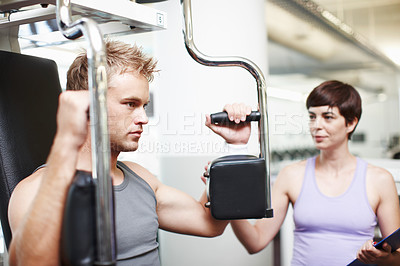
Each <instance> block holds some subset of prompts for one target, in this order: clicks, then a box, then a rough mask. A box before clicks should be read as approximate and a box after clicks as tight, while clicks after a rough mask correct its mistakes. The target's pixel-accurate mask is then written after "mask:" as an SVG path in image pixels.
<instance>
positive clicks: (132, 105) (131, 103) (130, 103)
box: [126, 102, 135, 107]
mask: <svg viewBox="0 0 400 266" xmlns="http://www.w3.org/2000/svg"><path fill="white" fill-rule="evenodd" d="M126 105H128V107H134V106H135V104H134V103H133V102H129V103H126Z"/></svg>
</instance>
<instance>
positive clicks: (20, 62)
mask: <svg viewBox="0 0 400 266" xmlns="http://www.w3.org/2000/svg"><path fill="white" fill-rule="evenodd" d="M60 92H61V87H60V81H59V77H58V71H57V65H56V63H55V62H54V61H52V60H48V59H44V58H39V57H33V56H28V55H21V54H16V53H11V52H6V51H0V219H1V225H2V229H3V234H4V239H5V243H6V246H7V249H8V247H9V244H10V241H11V237H12V236H11V231H10V227H9V223H8V215H7V212H8V202H9V199H10V196H11V193H12V191H13V190H14V188H15V186H16V185H17V184H18V182H20V181H21V180H22V179H23V178H25V177H27V176H29V175H30V174H31V173H32V172H33V171H34V170H35V169H36V167H38V166H40V165H41V164H44V163H45V162H46V158H47V156H48V154H49V151H50V147H51V145H52V142H53V138H54V135H55V132H56V112H57V105H58V96H59V94H60Z"/></svg>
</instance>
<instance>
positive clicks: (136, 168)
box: [122, 161, 160, 189]
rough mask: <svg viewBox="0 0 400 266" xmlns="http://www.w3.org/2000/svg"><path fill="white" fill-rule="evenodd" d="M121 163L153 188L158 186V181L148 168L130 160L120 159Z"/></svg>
mask: <svg viewBox="0 0 400 266" xmlns="http://www.w3.org/2000/svg"><path fill="white" fill-rule="evenodd" d="M122 163H123V164H125V165H126V166H127V167H128V168H129V169H131V170H132V171H133V172H135V173H136V174H137V175H139V176H140V177H141V178H143V179H144V180H145V181H146V182H148V183H149V184H150V186H151V187H152V188H153V189H156V188H157V187H158V185H159V183H160V181H159V180H158V179H157V178H156V177H155V176H154V175H153V174H152V173H151V172H150V171H149V170H148V169H146V168H145V167H143V166H141V165H140V164H138V163H134V162H131V161H122Z"/></svg>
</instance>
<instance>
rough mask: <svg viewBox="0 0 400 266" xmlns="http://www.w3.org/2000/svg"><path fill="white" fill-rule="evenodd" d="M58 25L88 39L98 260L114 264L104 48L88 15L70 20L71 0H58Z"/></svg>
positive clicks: (66, 32) (67, 33) (69, 33)
mask: <svg viewBox="0 0 400 266" xmlns="http://www.w3.org/2000/svg"><path fill="white" fill-rule="evenodd" d="M56 15H57V24H58V27H59V30H60V31H61V32H62V34H63V35H64V36H65V37H66V38H68V39H72V40H74V39H77V38H79V37H81V36H82V35H83V36H85V38H86V40H87V42H88V49H87V59H88V87H89V93H90V101H91V104H90V120H91V123H90V128H91V142H92V144H91V145H92V146H91V148H92V175H93V178H94V179H95V181H97V182H96V183H97V185H96V225H97V228H96V232H97V235H96V236H97V261H96V263H99V264H100V265H114V264H115V261H116V254H115V250H116V248H115V246H116V245H115V237H114V217H113V196H112V182H111V174H110V141H109V138H108V124H107V102H106V96H107V88H108V87H107V73H106V66H107V61H106V49H105V44H104V41H103V36H102V34H101V32H100V29H99V28H98V26H97V23H96V22H95V21H93V20H92V19H89V18H81V19H79V20H76V21H73V20H72V15H71V3H70V0H57V8H56Z"/></svg>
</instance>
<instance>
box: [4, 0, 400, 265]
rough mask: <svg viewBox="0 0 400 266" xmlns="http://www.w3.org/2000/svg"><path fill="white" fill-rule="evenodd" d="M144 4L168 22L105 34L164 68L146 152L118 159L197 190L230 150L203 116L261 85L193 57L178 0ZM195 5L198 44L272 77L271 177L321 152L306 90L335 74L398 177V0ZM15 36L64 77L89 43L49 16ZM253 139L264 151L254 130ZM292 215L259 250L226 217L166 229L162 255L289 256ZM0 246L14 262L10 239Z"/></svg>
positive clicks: (266, 260) (355, 147)
mask: <svg viewBox="0 0 400 266" xmlns="http://www.w3.org/2000/svg"><path fill="white" fill-rule="evenodd" d="M120 1H127V0H120ZM113 5H115V3H114V2H113ZM145 5H148V6H150V7H152V8H155V9H158V10H161V11H164V12H166V13H167V17H166V18H165V19H166V24H167V29H166V30H160V31H152V32H147V33H136V34H134V33H123V34H121V33H119V34H109V35H108V36H107V38H111V39H119V40H123V41H126V42H129V43H137V44H138V45H140V46H143V47H144V49H145V51H146V52H148V53H149V54H151V55H154V56H155V57H156V58H157V59H158V61H159V64H158V68H159V69H160V70H161V71H160V72H159V74H157V75H156V79H155V81H154V82H153V83H152V84H151V88H150V90H151V97H152V99H151V108H150V111H151V112H150V113H149V116H150V122H149V125H148V126H147V127H146V129H145V134H143V137H142V139H141V144H140V148H139V151H137V152H134V153H124V154H121V159H122V160H134V161H137V162H140V163H142V164H143V165H144V166H145V167H147V168H148V169H149V170H150V171H152V172H153V173H154V174H155V175H156V176H158V177H159V178H160V179H162V181H163V182H165V183H166V184H169V185H172V186H175V187H177V188H179V189H182V190H184V191H186V192H188V193H189V194H191V195H193V196H194V197H195V198H198V197H199V196H200V194H201V193H202V192H203V190H204V185H203V184H202V182H201V181H200V175H201V174H202V172H203V167H204V165H205V164H206V163H207V162H208V161H209V160H212V159H213V158H216V157H218V156H220V155H222V154H224V153H225V152H226V148H225V147H224V145H223V142H222V140H221V139H220V138H218V137H217V136H215V135H213V134H212V133H211V132H210V131H209V130H208V129H206V128H205V127H204V115H205V114H207V113H213V112H218V111H220V110H221V109H222V107H223V106H224V104H226V103H232V102H246V103H248V104H250V105H252V107H253V109H256V108H257V94H256V84H255V82H254V79H253V77H251V75H249V74H248V73H247V72H246V71H244V70H243V69H236V68H210V67H205V66H202V65H199V64H198V63H196V62H195V61H194V60H192V59H191V58H190V56H189V55H188V53H187V51H186V49H185V47H184V40H183V34H182V21H183V17H182V10H181V6H180V1H176V0H168V1H163V2H159V3H153V4H145ZM192 12H193V14H192V15H193V28H194V39H195V41H196V44H197V47H198V48H199V50H200V51H202V52H203V53H205V54H207V55H211V56H231V55H235V56H242V57H246V58H248V59H250V60H251V61H253V62H254V63H256V64H257V65H258V66H259V67H260V68H261V69H262V71H263V72H264V75H265V76H266V81H267V96H268V115H269V128H270V129H269V130H270V132H269V134H270V135H269V138H270V151H271V159H272V161H271V173H272V179H273V178H274V176H276V174H277V173H278V171H279V169H281V168H282V167H283V166H284V165H286V164H288V163H290V162H293V161H295V160H301V159H303V158H306V157H309V156H311V155H313V154H315V153H316V152H317V151H316V150H314V148H313V144H312V140H311V138H310V136H309V132H308V126H307V119H308V115H307V113H306V110H305V103H304V101H305V97H306V95H307V94H308V92H309V91H310V90H311V89H312V88H314V87H315V86H316V85H318V84H319V83H321V82H322V81H324V80H328V79H337V80H341V81H344V82H347V83H350V84H352V85H353V86H355V87H356V88H357V89H358V90H359V91H360V93H361V96H362V98H363V115H362V119H361V122H360V124H359V126H358V128H357V130H356V134H355V135H354V137H353V140H352V141H351V142H350V149H351V151H353V152H354V153H355V154H357V155H359V156H361V157H363V158H365V159H367V160H369V161H371V162H373V163H375V164H377V165H380V166H382V167H384V168H386V169H388V170H389V171H390V172H391V173H392V174H393V176H394V178H395V180H396V181H397V182H398V183H400V163H399V162H398V161H397V159H400V119H399V111H400V106H399V89H400V72H399V64H400V31H399V30H398V29H399V27H400V0H314V1H306V0H250V1H244V0H192ZM2 16H4V18H5V17H6V14H3V15H2ZM19 45H20V48H21V53H23V54H29V55H35V56H40V57H46V58H50V59H53V60H54V61H55V62H56V63H57V65H58V67H59V73H60V81H61V86H62V87H63V88H65V81H66V70H67V69H68V67H69V65H70V63H71V62H72V60H73V59H74V57H75V55H76V54H77V53H78V52H80V51H81V49H82V48H85V45H86V43H85V42H84V41H83V40H77V41H68V40H66V39H63V37H62V36H61V34H60V33H59V32H57V31H55V28H54V27H52V24H51V22H49V23H35V24H30V25H21V26H20V29H19ZM21 75H23V73H21ZM253 132H256V130H253ZM249 150H250V152H251V153H254V154H257V153H258V143H257V135H256V133H254V134H253V135H252V136H251V140H250V145H249ZM292 226H293V225H292V219H291V214H290V212H289V214H288V218H287V219H286V221H285V224H284V226H283V228H282V230H281V232H280V234H279V235H278V236H277V237H276V239H275V241H274V242H273V243H272V244H270V245H269V246H268V247H267V248H266V249H265V250H263V251H262V252H260V253H258V254H256V255H248V254H247V252H246V251H245V249H244V248H243V247H242V246H241V244H240V243H239V241H238V240H237V239H236V238H235V236H234V235H233V233H232V230H231V229H230V227H229V226H228V228H227V229H226V231H225V233H224V234H223V235H222V236H220V237H218V238H215V239H204V238H197V237H190V236H183V235H177V234H172V233H168V232H164V231H160V233H159V240H160V252H161V260H162V265H163V266H186V265H191V266H197V265H199V266H200V265H230V266H242V265H254V266H258V265H260V266H261V265H263V266H265V265H274V266H275V265H276V266H279V265H282V266H283V265H290V258H291V249H292V248H291V245H292V243H291V241H292V238H291V237H292V236H291V235H292V232H291V231H292ZM377 234H379V232H377ZM38 241H40V239H39V237H38ZM0 252H1V254H2V257H1V258H2V262H1V263H2V265H7V251H6V248H5V247H4V246H3V245H0ZM1 263H0V265H1Z"/></svg>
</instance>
